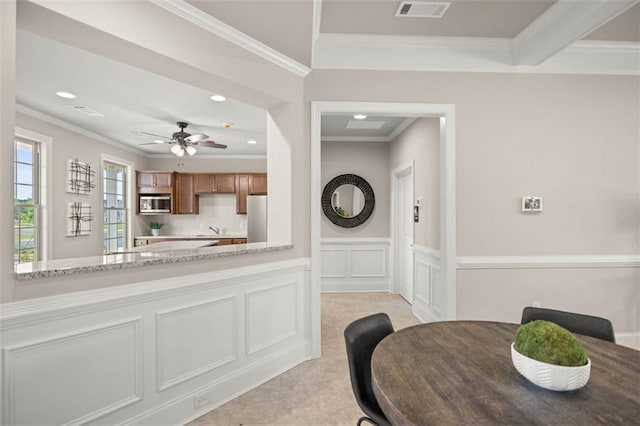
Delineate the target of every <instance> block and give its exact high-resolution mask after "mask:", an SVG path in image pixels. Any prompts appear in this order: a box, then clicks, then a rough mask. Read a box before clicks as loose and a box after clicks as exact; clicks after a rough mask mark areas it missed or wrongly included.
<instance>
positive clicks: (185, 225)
mask: <svg viewBox="0 0 640 426" xmlns="http://www.w3.org/2000/svg"><path fill="white" fill-rule="evenodd" d="M152 220H154V221H158V222H161V223H164V226H163V227H162V229H161V230H160V234H161V235H199V234H212V235H213V232H212V231H211V230H210V229H209V226H212V227H214V228H216V227H217V228H220V234H227V235H246V233H247V217H246V216H245V215H239V214H236V195H235V194H215V195H213V194H211V195H200V214H195V215H192V214H186V215H158V216H148V220H147V223H148V222H150V221H152ZM145 231H146V235H150V234H151V232H150V231H149V229H148V227H147V229H146V230H145ZM143 233H144V232H143Z"/></svg>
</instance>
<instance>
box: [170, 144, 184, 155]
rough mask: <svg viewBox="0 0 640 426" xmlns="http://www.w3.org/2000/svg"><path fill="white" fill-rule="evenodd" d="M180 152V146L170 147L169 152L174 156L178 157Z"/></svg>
mask: <svg viewBox="0 0 640 426" xmlns="http://www.w3.org/2000/svg"><path fill="white" fill-rule="evenodd" d="M180 151H182V147H181V146H180V145H174V146H172V147H171V152H172V153H174V154H175V155H178V153H179V152H180ZM183 155H184V154H183Z"/></svg>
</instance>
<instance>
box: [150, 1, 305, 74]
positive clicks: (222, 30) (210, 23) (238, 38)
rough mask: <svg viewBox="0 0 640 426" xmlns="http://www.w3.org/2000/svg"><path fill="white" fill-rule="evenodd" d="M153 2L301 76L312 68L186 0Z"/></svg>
mask: <svg viewBox="0 0 640 426" xmlns="http://www.w3.org/2000/svg"><path fill="white" fill-rule="evenodd" d="M150 1H151V3H153V4H155V5H156V6H159V7H161V8H163V9H165V10H167V11H168V12H170V13H173V14H174V15H176V16H179V17H181V18H183V19H185V20H187V21H189V22H191V23H192V24H194V25H197V26H199V27H200V28H203V29H205V30H206V31H208V32H210V33H212V34H215V35H217V36H218V37H221V38H223V39H225V40H226V41H228V42H230V43H233V44H235V45H236V46H239V47H241V48H243V49H245V50H247V51H249V52H251V53H253V54H255V55H258V56H260V57H261V58H263V59H266V60H267V61H269V62H271V63H273V64H276V65H278V66H280V67H282V68H284V69H285V70H287V71H290V72H292V73H294V74H296V75H298V76H300V77H305V76H306V75H307V74H309V72H310V71H311V69H310V68H309V67H307V66H305V65H303V64H301V63H300V62H298V61H295V60H294V59H291V58H290V57H288V56H286V55H283V54H282V53H280V52H278V51H277V50H275V49H272V48H271V47H269V46H267V45H266V44H264V43H261V42H259V41H258V40H256V39H254V38H253V37H250V36H248V35H246V34H245V33H243V32H241V31H238V30H236V29H235V28H233V27H231V26H230V25H227V24H225V23H224V22H222V21H220V20H218V19H216V18H214V17H213V16H211V15H209V14H207V13H205V12H203V11H202V10H200V9H198V8H197V7H195V6H193V5H191V4H189V3H188V2H186V1H184V0H150Z"/></svg>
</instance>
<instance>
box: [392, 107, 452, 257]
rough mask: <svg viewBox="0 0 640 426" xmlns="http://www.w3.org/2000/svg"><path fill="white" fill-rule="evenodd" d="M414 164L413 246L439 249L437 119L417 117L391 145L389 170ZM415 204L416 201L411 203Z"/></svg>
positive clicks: (438, 149) (438, 139)
mask: <svg viewBox="0 0 640 426" xmlns="http://www.w3.org/2000/svg"><path fill="white" fill-rule="evenodd" d="M411 160H413V161H414V198H415V199H416V200H417V199H418V198H420V197H422V206H421V208H420V221H419V222H418V223H416V224H415V228H414V232H415V234H414V239H415V243H416V244H418V245H421V246H424V247H428V248H431V249H434V250H439V249H440V119H438V118H419V119H417V120H416V121H414V122H413V123H412V124H411V125H410V126H409V127H407V128H406V129H405V130H404V131H403V132H402V133H401V134H400V135H398V136H397V137H396V138H395V139H394V140H393V141H392V143H391V170H394V169H396V168H397V167H400V166H402V165H403V164H405V163H407V162H408V161H411ZM414 201H415V200H414Z"/></svg>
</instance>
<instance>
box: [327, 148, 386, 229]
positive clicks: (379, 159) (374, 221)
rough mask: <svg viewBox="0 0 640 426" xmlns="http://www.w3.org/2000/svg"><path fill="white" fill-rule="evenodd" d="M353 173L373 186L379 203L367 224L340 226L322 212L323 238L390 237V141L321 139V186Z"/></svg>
mask: <svg viewBox="0 0 640 426" xmlns="http://www.w3.org/2000/svg"><path fill="white" fill-rule="evenodd" d="M345 173H352V174H355V175H358V176H361V177H362V178H364V179H365V180H366V181H367V182H369V185H371V187H372V188H373V192H374V194H375V197H376V206H375V209H374V211H373V214H372V215H371V217H370V218H369V220H367V221H366V222H365V223H363V224H362V225H360V226H356V227H355V228H341V227H339V226H337V225H334V224H333V223H331V222H330V221H329V219H327V218H326V217H325V216H324V214H323V215H322V225H321V230H320V235H321V236H322V238H340V237H385V238H388V237H389V235H390V234H389V204H390V201H389V197H390V188H389V180H390V171H389V143H387V142H322V167H321V174H322V188H324V186H325V185H326V184H327V183H328V182H329V181H330V180H331V179H333V178H334V177H336V176H338V175H342V174H345Z"/></svg>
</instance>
